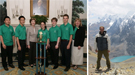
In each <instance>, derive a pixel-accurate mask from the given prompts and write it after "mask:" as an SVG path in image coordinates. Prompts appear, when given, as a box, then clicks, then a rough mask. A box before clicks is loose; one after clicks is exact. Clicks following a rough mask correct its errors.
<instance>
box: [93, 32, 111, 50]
mask: <svg viewBox="0 0 135 75" xmlns="http://www.w3.org/2000/svg"><path fill="white" fill-rule="evenodd" d="M97 49H98V50H110V39H109V37H108V34H106V31H104V32H103V34H101V33H100V32H99V33H98V34H97V35H96V38H95V50H97Z"/></svg>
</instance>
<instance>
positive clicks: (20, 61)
mask: <svg viewBox="0 0 135 75" xmlns="http://www.w3.org/2000/svg"><path fill="white" fill-rule="evenodd" d="M19 43H20V46H21V50H18V51H17V54H18V67H21V66H23V65H24V60H25V51H26V40H19ZM17 47H18V46H17ZM17 49H18V48H17Z"/></svg>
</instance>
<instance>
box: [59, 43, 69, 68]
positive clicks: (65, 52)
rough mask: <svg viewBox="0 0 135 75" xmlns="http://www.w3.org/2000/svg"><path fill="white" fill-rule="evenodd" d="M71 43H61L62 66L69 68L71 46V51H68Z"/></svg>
mask: <svg viewBox="0 0 135 75" xmlns="http://www.w3.org/2000/svg"><path fill="white" fill-rule="evenodd" d="M68 43H69V41H61V46H60V50H61V53H62V58H61V63H62V65H66V67H67V68H70V62H71V46H70V49H67V45H68Z"/></svg>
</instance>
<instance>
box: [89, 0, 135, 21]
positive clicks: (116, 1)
mask: <svg viewBox="0 0 135 75" xmlns="http://www.w3.org/2000/svg"><path fill="white" fill-rule="evenodd" d="M134 8H135V0H88V9H87V10H88V22H89V23H93V22H96V21H97V20H98V17H103V16H104V15H105V14H108V15H116V14H117V15H120V17H123V16H125V15H126V14H127V13H128V12H130V11H134V10H135V9H134ZM134 12H135V11H134Z"/></svg>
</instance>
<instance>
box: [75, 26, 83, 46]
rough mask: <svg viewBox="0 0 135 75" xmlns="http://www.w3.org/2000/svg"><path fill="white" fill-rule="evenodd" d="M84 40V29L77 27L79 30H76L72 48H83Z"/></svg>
mask: <svg viewBox="0 0 135 75" xmlns="http://www.w3.org/2000/svg"><path fill="white" fill-rule="evenodd" d="M73 29H75V27H73ZM84 39H85V29H84V27H79V29H77V31H76V33H75V39H73V40H74V46H81V47H83V43H84Z"/></svg>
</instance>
